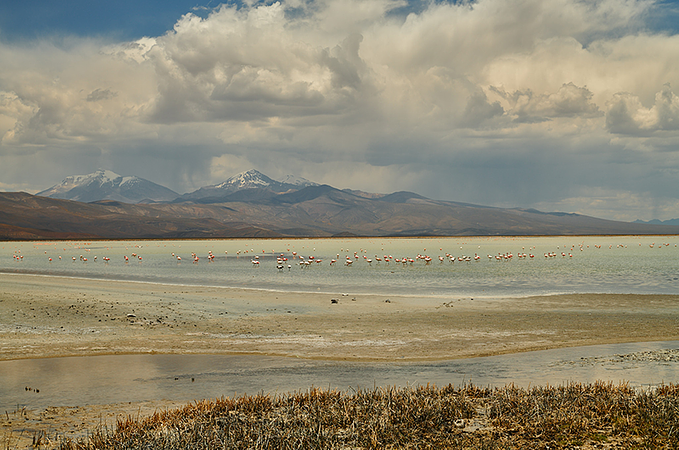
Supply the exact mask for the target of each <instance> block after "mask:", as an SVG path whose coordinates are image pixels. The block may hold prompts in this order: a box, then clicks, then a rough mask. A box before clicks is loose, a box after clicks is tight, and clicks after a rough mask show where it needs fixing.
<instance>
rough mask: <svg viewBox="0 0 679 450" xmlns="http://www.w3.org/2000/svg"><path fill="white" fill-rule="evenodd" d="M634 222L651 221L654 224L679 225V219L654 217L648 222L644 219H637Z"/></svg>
mask: <svg viewBox="0 0 679 450" xmlns="http://www.w3.org/2000/svg"><path fill="white" fill-rule="evenodd" d="M634 223H650V224H653V225H679V219H667V220H658V219H653V220H649V221H648V222H644V221H643V220H639V219H637V220H635V221H634Z"/></svg>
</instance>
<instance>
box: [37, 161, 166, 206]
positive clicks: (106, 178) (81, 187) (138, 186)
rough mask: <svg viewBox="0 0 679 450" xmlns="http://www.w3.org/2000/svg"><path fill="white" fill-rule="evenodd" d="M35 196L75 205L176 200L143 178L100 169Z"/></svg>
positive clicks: (68, 178) (66, 180) (164, 190)
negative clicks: (107, 201)
mask: <svg viewBox="0 0 679 450" xmlns="http://www.w3.org/2000/svg"><path fill="white" fill-rule="evenodd" d="M36 195H39V196H41V197H50V198H59V199H63V200H75V201H79V202H95V201H99V200H115V201H119V202H125V203H140V202H149V201H152V202H159V201H171V200H174V199H175V198H177V197H179V194H177V193H176V192H174V191H172V190H170V189H168V188H166V187H164V186H161V185H159V184H156V183H153V182H151V181H148V180H145V179H143V178H139V177H123V176H120V175H118V174H117V173H115V172H111V171H110V170H104V169H99V170H97V171H96V172H94V173H90V174H88V175H73V176H70V177H66V178H65V179H64V180H63V181H62V182H61V183H59V184H57V185H54V186H52V187H51V188H49V189H45V190H44V191H41V192H38V193H37V194H36Z"/></svg>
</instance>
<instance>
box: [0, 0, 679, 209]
mask: <svg viewBox="0 0 679 450" xmlns="http://www.w3.org/2000/svg"><path fill="white" fill-rule="evenodd" d="M661 7H662V4H658V3H654V2H651V1H647V0H622V1H621V0H547V1H542V0H519V1H516V2H506V1H503V0H477V1H470V2H467V1H465V2H452V1H451V2H446V1H444V2H426V3H422V4H420V5H419V6H418V7H415V6H414V5H411V4H408V3H406V2H404V1H400V0H399V1H391V0H378V1H371V2H365V1H358V0H341V1H331V0H315V1H314V0H290V1H280V2H274V3H261V2H252V3H239V4H223V5H221V6H219V7H216V8H214V9H210V10H206V11H209V12H201V16H198V15H196V14H193V13H192V12H190V11H187V14H185V15H183V16H182V17H179V18H178V19H177V21H176V23H175V25H174V27H173V28H172V29H170V30H167V32H166V33H164V34H162V35H160V36H149V37H145V38H142V39H139V40H136V41H134V42H109V41H101V40H95V39H88V38H71V39H65V40H63V41H60V42H55V41H50V40H42V41H35V42H24V43H22V44H8V43H0V136H2V140H1V141H0V157H1V158H2V161H3V164H2V167H0V179H1V180H2V182H3V183H4V185H6V186H11V185H19V184H20V183H21V182H22V181H20V178H21V176H20V175H18V174H19V173H21V172H22V171H23V172H25V171H26V170H29V169H30V170H32V171H34V172H38V176H37V177H36V180H37V181H36V182H35V183H36V188H35V190H40V189H44V188H46V187H48V186H49V185H50V184H54V183H56V182H58V181H60V180H61V179H62V178H64V177H65V176H67V175H71V174H74V173H87V172H88V171H90V170H94V169H96V168H98V167H107V168H110V169H112V170H114V171H116V172H118V173H121V174H127V173H129V172H130V170H129V168H131V167H134V168H136V169H137V170H136V171H135V173H134V174H136V175H139V176H144V177H146V178H149V179H152V180H153V181H155V182H159V183H161V184H165V185H167V186H168V187H170V188H172V189H175V190H177V191H182V192H185V191H189V190H192V189H196V188H198V187H201V186H203V185H207V184H212V183H217V182H220V181H223V179H224V178H226V177H228V176H229V175H232V174H233V173H229V172H230V171H234V172H235V171H239V170H243V169H248V168H251V167H254V168H257V169H260V170H262V171H264V172H265V173H268V174H269V175H270V176H274V177H277V176H284V175H286V174H287V173H293V174H297V175H301V176H304V177H306V178H309V179H313V180H315V181H318V182H328V183H331V184H334V185H336V186H338V187H342V188H345V187H349V188H356V189H366V190H376V191H381V192H390V191H394V190H401V189H410V190H414V191H417V192H419V193H421V194H424V195H430V196H433V197H437V198H445V199H450V200H460V201H466V202H472V203H481V204H489V205H503V206H526V207H530V206H535V205H540V206H541V207H544V208H546V209H551V208H550V207H549V205H555V207H556V206H559V205H564V203H563V202H564V201H566V199H580V200H577V201H580V202H583V204H584V200H582V198H584V195H581V194H580V193H581V191H579V189H584V192H591V193H592V195H593V196H594V197H596V196H598V195H599V196H600V197H601V201H602V202H608V203H610V204H613V203H611V202H613V201H614V199H615V198H619V197H616V195H615V192H621V193H622V192H628V193H631V194H630V195H632V194H633V195H637V197H638V198H642V197H643V196H648V198H666V199H669V200H667V201H668V202H669V203H667V204H671V199H672V198H675V197H676V198H679V193H677V192H674V190H673V188H672V186H673V183H674V184H676V183H675V182H674V180H675V178H674V175H673V173H674V172H672V170H675V169H679V157H677V156H675V155H677V149H676V144H675V143H676V138H677V137H678V136H677V133H679V117H678V116H679V99H677V96H676V95H675V94H674V92H673V91H672V88H671V86H677V85H679V36H676V35H669V34H667V33H666V32H662V33H656V32H654V31H653V29H652V27H651V24H650V23H649V22H647V21H646V18H647V17H648V16H649V12H650V11H654V12H657V9H658V8H661ZM661 169H663V170H661ZM37 184H40V185H39V186H37ZM642 194H643V195H642ZM625 195H627V194H625ZM640 196H641V197H640ZM620 198H621V197H620ZM643 198H646V197H643ZM569 201H570V200H569ZM615 201H616V202H618V203H617V204H621V202H619V201H618V200H615ZM568 204H569V205H572V206H571V207H572V208H574V209H577V203H575V201H573V202H571V203H568ZM601 210H602V211H608V212H606V214H613V213H612V212H611V211H613V210H614V208H612V207H611V208H608V209H606V208H603V207H602V208H601ZM658 211H660V212H661V213H662V214H670V213H669V212H668V209H666V208H665V209H658ZM652 213H653V211H652V210H650V209H649V212H648V214H652ZM615 214H616V217H618V215H617V214H618V213H615ZM636 216H638V214H636V213H635V217H631V219H635V218H637V217H636ZM641 218H647V219H648V218H652V217H641ZM659 218H670V217H659Z"/></svg>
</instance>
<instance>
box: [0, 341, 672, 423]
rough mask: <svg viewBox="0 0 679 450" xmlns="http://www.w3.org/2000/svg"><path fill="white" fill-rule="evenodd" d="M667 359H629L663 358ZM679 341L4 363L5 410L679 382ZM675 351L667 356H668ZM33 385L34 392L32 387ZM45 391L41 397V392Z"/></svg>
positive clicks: (0, 370) (0, 384)
mask: <svg viewBox="0 0 679 450" xmlns="http://www.w3.org/2000/svg"><path fill="white" fill-rule="evenodd" d="M665 349H670V350H671V351H670V352H669V353H667V352H666V353H662V354H661V355H660V356H661V357H660V358H657V360H655V359H654V358H640V359H641V360H634V358H620V357H616V356H615V355H620V354H640V353H641V352H659V351H663V350H665ZM678 349H679V341H671V342H653V343H633V344H616V345H598V346H589V347H578V348H571V349H558V350H545V351H539V352H530V353H523V354H515V355H503V356H492V357H484V358H472V359H465V360H454V361H444V362H435V363H419V364H399V363H391V364H367V363H344V362H335V361H332V362H330V361H311V360H299V359H292V358H277V357H266V356H219V355H112V356H91V357H70V358H49V359H34V360H17V361H2V362H0V411H12V410H14V408H16V407H17V405H18V406H20V407H21V406H28V407H29V408H45V407H47V406H75V405H84V404H106V403H118V402H133V401H144V400H163V399H166V400H173V401H180V402H184V401H185V402H189V401H192V400H198V399H203V398H208V399H210V398H217V397H221V396H233V395H241V394H256V393H259V392H265V393H283V392H289V391H294V390H306V389H308V388H309V387H311V386H316V387H322V388H328V387H330V388H337V389H350V388H354V389H355V388H372V387H373V386H392V385H395V386H406V385H416V384H426V383H435V384H436V385H439V386H443V385H447V384H449V383H452V384H454V385H461V384H463V383H468V382H473V383H474V384H476V385H480V386H488V385H490V386H503V385H505V384H509V383H514V384H516V385H519V386H524V387H526V386H529V385H537V384H540V385H545V384H551V385H558V384H565V383H568V382H584V383H588V382H593V381H595V380H603V381H611V382H615V383H618V382H621V381H626V382H628V383H629V384H630V385H632V386H642V387H643V386H649V385H657V384H661V383H677V382H679V350H678ZM668 354H669V355H674V356H672V357H667V356H666V355H668ZM27 387H29V388H31V389H32V390H26V388H27ZM35 389H39V391H40V392H39V393H36V392H35Z"/></svg>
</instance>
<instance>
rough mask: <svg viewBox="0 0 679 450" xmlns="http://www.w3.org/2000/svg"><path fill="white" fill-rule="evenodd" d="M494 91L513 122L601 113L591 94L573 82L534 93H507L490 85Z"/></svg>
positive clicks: (542, 120) (599, 114) (529, 121)
mask: <svg viewBox="0 0 679 450" xmlns="http://www.w3.org/2000/svg"><path fill="white" fill-rule="evenodd" d="M490 89H491V91H493V92H495V93H496V94H498V95H499V96H501V97H502V98H504V99H505V100H507V101H508V102H509V104H510V105H511V109H510V110H509V112H508V114H510V115H511V116H513V117H514V121H515V122H526V123H532V122H544V121H546V120H551V119H556V118H560V117H581V118H594V117H600V116H602V115H603V112H602V111H600V110H599V107H598V106H597V105H596V104H595V103H593V102H592V97H593V94H592V92H591V91H590V90H589V89H587V88H586V87H578V86H576V85H575V84H573V82H570V83H565V84H563V85H562V86H561V87H560V88H559V90H558V91H556V92H554V93H543V94H535V93H533V91H531V90H530V89H528V90H526V91H523V92H522V91H514V92H513V93H511V94H510V93H507V92H505V91H504V90H502V89H498V88H496V87H494V86H491V88H490Z"/></svg>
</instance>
